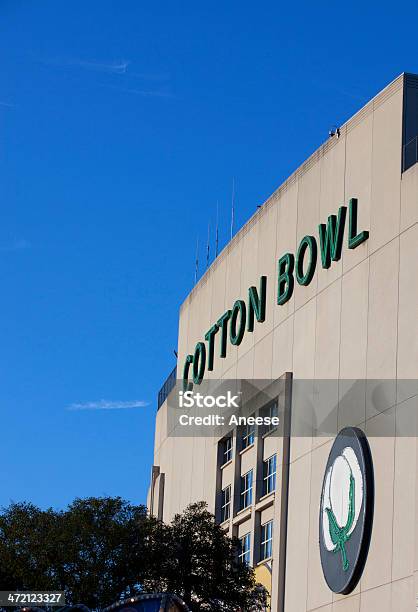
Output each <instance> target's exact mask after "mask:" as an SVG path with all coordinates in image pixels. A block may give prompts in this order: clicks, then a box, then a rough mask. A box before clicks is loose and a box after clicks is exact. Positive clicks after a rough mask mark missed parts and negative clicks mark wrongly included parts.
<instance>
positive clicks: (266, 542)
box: [260, 519, 274, 561]
mask: <svg viewBox="0 0 418 612" xmlns="http://www.w3.org/2000/svg"><path fill="white" fill-rule="evenodd" d="M273 527H274V525H273V519H271V520H270V521H267V523H263V524H262V525H261V530H260V561H265V560H266V559H271V557H272V556H273Z"/></svg>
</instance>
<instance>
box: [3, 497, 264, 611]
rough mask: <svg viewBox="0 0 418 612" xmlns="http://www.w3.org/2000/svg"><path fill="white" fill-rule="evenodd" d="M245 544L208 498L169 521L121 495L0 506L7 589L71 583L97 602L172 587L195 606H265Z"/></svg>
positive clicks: (85, 599)
mask: <svg viewBox="0 0 418 612" xmlns="http://www.w3.org/2000/svg"><path fill="white" fill-rule="evenodd" d="M237 550H238V541H237V540H231V539H230V538H228V537H227V536H226V535H225V533H224V532H223V530H222V529H221V528H220V527H219V525H217V524H216V523H215V520H214V517H213V515H212V514H210V513H209V512H208V510H207V508H206V504H205V503H203V502H200V503H197V504H193V505H190V506H189V507H188V508H187V509H186V510H185V511H184V512H183V513H182V514H178V515H176V516H175V518H174V519H173V521H172V523H171V524H169V525H167V524H164V523H162V522H159V521H157V520H156V519H154V518H152V517H149V516H147V514H146V509H145V507H143V506H134V505H132V504H129V503H128V502H126V501H124V500H122V499H121V498H119V497H116V498H112V497H103V498H94V497H92V498H87V499H76V500H75V501H74V502H73V503H72V504H71V505H70V506H69V507H68V508H67V510H65V511H54V510H52V509H48V510H45V511H42V510H40V509H39V508H37V507H36V506H34V505H32V504H27V503H23V504H11V505H10V506H9V507H8V508H5V509H3V511H2V513H0V568H1V569H0V590H15V589H27V590H63V591H65V593H66V599H67V602H68V603H73V604H76V603H83V604H85V605H87V606H89V607H90V608H92V609H98V608H101V607H104V606H107V605H110V604H111V603H113V602H114V601H116V600H118V599H121V598H124V597H129V596H132V595H135V594H137V593H139V592H140V591H167V592H172V593H176V594H177V595H179V596H180V597H181V598H183V599H184V600H185V602H186V603H187V604H188V606H189V607H190V609H191V610H193V611H199V612H200V611H206V610H207V611H214V612H215V611H225V610H228V612H235V611H239V610H242V609H244V608H245V609H252V610H263V609H264V606H265V604H266V594H265V592H264V591H263V590H262V589H261V588H260V587H259V585H256V583H255V579H254V572H253V570H252V569H251V568H249V567H247V566H246V565H243V564H240V563H239V562H238V560H237Z"/></svg>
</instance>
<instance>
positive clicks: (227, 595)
mask: <svg viewBox="0 0 418 612" xmlns="http://www.w3.org/2000/svg"><path fill="white" fill-rule="evenodd" d="M159 529H160V536H161V537H160V539H159V541H156V542H155V543H154V551H159V552H156V553H154V554H155V559H154V563H153V570H154V575H153V576H149V577H148V579H146V580H145V581H144V586H145V587H146V588H147V589H148V590H161V591H167V592H170V593H175V594H177V595H179V596H180V597H181V598H182V599H183V600H184V601H185V603H186V604H187V605H188V606H189V608H190V609H191V610H193V611H204V610H208V611H213V612H217V611H225V610H228V612H235V611H237V612H238V611H240V610H244V609H246V610H264V609H265V606H266V604H267V594H266V592H265V590H264V589H263V588H262V587H261V585H257V584H256V582H255V577H254V571H253V569H252V568H250V567H248V566H247V565H246V564H243V563H240V562H239V560H238V549H239V541H238V540H237V539H230V538H229V537H228V536H227V535H226V534H225V532H224V531H223V530H222V528H221V527H220V526H219V525H217V524H216V522H215V518H214V516H213V515H212V514H211V513H210V512H209V511H208V510H207V504H206V503H205V502H199V503H196V504H191V505H189V506H188V507H187V508H186V510H185V511H184V512H183V513H182V514H177V515H176V516H175V517H174V519H173V521H172V523H171V524H170V525H169V526H162V525H160V526H159Z"/></svg>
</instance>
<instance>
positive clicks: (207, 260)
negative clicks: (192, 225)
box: [206, 222, 210, 269]
mask: <svg viewBox="0 0 418 612" xmlns="http://www.w3.org/2000/svg"><path fill="white" fill-rule="evenodd" d="M209 240H210V222H209V223H208V246H207V249H206V269H208V268H209V256H210V246H209Z"/></svg>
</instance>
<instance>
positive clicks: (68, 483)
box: [0, 0, 418, 507]
mask: <svg viewBox="0 0 418 612" xmlns="http://www.w3.org/2000/svg"><path fill="white" fill-rule="evenodd" d="M417 20H418V7H417V6H416V5H414V4H413V3H403V5H402V10H400V9H399V7H398V6H397V5H393V4H391V5H389V4H386V5H385V3H383V4H382V3H381V2H380V3H377V2H370V3H359V2H355V3H349V4H347V3H343V4H341V3H335V2H320V3H313V2H309V3H308V2H299V3H279V2H270V1H266V2H263V3H261V4H260V3H258V4H257V3H254V2H251V3H250V2H247V1H241V2H235V1H233V2H215V3H201V2H189V1H185V2H182V3H173V2H166V3H155V2H141V1H139V2H138V1H137V0H123V1H119V0H117V1H116V0H115V1H109V0H100V2H99V1H98V0H97V1H96V0H89V2H85V1H79V0H73V1H72V2H56V1H53V0H44V1H43V2H24V1H23V0H2V2H1V4H0V54H1V61H0V181H1V182H0V184H1V211H2V214H1V224H0V279H1V300H0V339H1V341H0V406H1V411H2V444H1V454H2V461H1V473H0V505H5V504H8V503H9V501H10V500H11V499H13V500H15V501H20V500H31V501H33V502H34V503H36V504H39V505H40V506H41V507H46V506H50V505H52V506H54V507H63V506H65V505H66V504H67V503H68V502H69V501H71V500H72V499H73V498H74V497H75V496H87V495H102V494H109V495H121V496H123V497H126V498H127V499H129V500H131V501H133V502H135V503H140V502H145V499H146V490H147V486H148V478H149V473H150V467H151V463H152V449H153V427H154V415H155V411H156V397H157V393H158V389H159V387H160V385H161V384H162V383H163V381H164V379H165V377H166V376H167V375H168V373H169V372H170V370H171V369H172V368H173V366H174V365H175V358H174V355H173V349H174V348H175V347H176V343H177V313H178V308H179V305H180V303H181V302H182V300H183V299H184V297H185V296H186V294H187V293H188V291H189V290H190V289H191V287H192V285H193V277H194V257H195V247H196V237H197V236H199V237H200V242H201V244H204V243H205V241H206V234H207V224H208V222H209V221H210V222H211V223H212V225H213V223H214V221H215V217H216V201H217V200H219V207H220V241H221V244H222V245H223V244H225V242H226V240H227V236H228V231H229V214H230V213H229V205H230V204H229V203H230V193H231V181H232V177H235V182H236V221H237V223H236V225H237V227H238V226H240V225H241V224H242V223H243V222H244V221H245V220H246V219H247V218H248V217H249V216H250V215H251V214H252V213H253V212H254V210H255V209H256V207H257V204H260V203H262V202H263V200H264V199H265V198H266V197H267V196H268V195H269V194H270V193H271V192H272V191H273V190H274V189H275V188H276V187H277V186H278V185H279V184H280V183H281V182H282V181H283V180H284V179H285V178H286V177H287V176H288V174H289V173H290V172H291V171H292V170H293V169H295V167H297V166H298V165H299V164H300V163H301V162H302V161H303V160H304V159H305V158H306V157H307V156H308V155H309V154H310V153H311V152H312V151H313V150H314V149H315V148H316V147H317V146H319V144H320V143H321V142H322V141H323V140H325V139H326V137H327V133H328V129H329V128H330V127H331V126H332V125H333V124H337V125H338V124H340V123H342V122H343V121H344V120H346V119H347V118H348V117H349V116H351V115H352V114H353V113H354V112H355V111H356V110H357V109H359V108H360V107H361V106H362V105H363V104H364V103H365V102H366V101H367V100H368V99H369V98H370V97H372V96H373V95H374V94H375V93H377V92H378V91H379V90H380V89H381V88H382V87H383V86H385V85H386V84H387V83H388V82H389V81H391V80H392V79H393V78H394V77H396V76H397V75H398V74H399V73H400V72H402V71H404V70H405V71H411V72H414V71H418V53H417V51H418V41H417V36H416V23H417ZM204 257H205V256H204V253H203V248H202V250H201V259H202V260H203V259H204ZM144 404H146V405H144ZM70 408H71V409H70Z"/></svg>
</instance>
